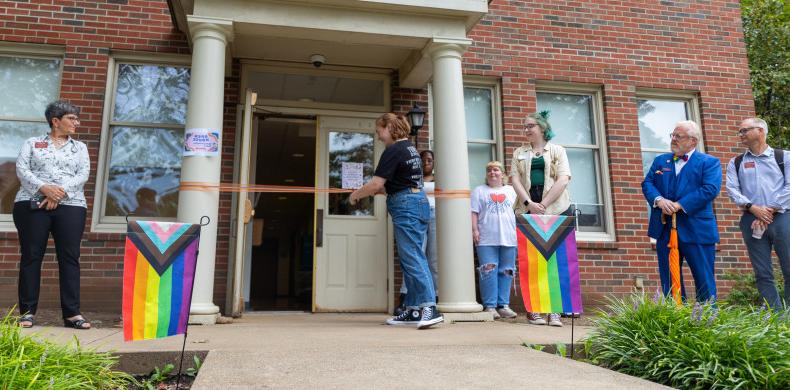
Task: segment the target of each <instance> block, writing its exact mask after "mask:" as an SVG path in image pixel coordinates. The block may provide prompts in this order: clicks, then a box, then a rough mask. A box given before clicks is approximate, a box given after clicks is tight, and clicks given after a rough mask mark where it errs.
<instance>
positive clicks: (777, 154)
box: [774, 149, 787, 180]
mask: <svg viewBox="0 0 790 390" xmlns="http://www.w3.org/2000/svg"><path fill="white" fill-rule="evenodd" d="M774 159H776V165H778V166H779V171H781V172H782V177H783V178H784V179H785V180H787V177H786V174H785V151H784V150H782V149H774Z"/></svg>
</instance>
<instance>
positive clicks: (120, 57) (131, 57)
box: [91, 52, 192, 233]
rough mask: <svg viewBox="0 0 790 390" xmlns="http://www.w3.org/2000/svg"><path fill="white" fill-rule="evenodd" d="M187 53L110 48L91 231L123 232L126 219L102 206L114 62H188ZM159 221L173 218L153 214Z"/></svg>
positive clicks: (104, 195)
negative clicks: (113, 49) (107, 215)
mask: <svg viewBox="0 0 790 390" xmlns="http://www.w3.org/2000/svg"><path fill="white" fill-rule="evenodd" d="M191 60H192V58H191V56H188V55H178V54H140V53H133V52H113V53H111V54H110V58H109V61H108V62H107V84H106V86H105V89H104V91H105V93H104V110H103V112H102V126H101V137H100V145H99V157H98V158H99V160H98V163H97V167H96V190H95V191H94V196H93V211H92V214H91V232H94V233H125V232H126V219H125V218H124V217H105V216H104V215H103V214H104V212H103V210H104V207H105V204H106V200H107V199H106V195H107V194H106V192H107V191H106V188H105V186H106V183H107V174H108V168H109V166H110V162H109V158H110V148H111V145H112V139H111V138H112V137H111V134H110V122H111V118H110V114H111V112H112V109H113V107H114V106H115V86H116V83H117V80H118V71H117V70H118V69H117V67H118V64H119V63H123V64H141V65H173V66H186V67H190V66H191V62H192V61H191ZM157 220H163V221H175V218H157Z"/></svg>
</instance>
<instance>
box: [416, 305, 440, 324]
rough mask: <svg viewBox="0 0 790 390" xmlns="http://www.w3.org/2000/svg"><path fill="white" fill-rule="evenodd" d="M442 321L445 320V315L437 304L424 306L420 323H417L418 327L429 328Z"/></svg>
mask: <svg viewBox="0 0 790 390" xmlns="http://www.w3.org/2000/svg"><path fill="white" fill-rule="evenodd" d="M440 322H444V316H443V315H442V313H439V310H438V309H436V306H426V307H423V308H422V312H421V315H420V323H419V324H417V329H427V328H429V327H431V326H433V325H436V324H438V323H440Z"/></svg>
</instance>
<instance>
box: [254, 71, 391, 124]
mask: <svg viewBox="0 0 790 390" xmlns="http://www.w3.org/2000/svg"><path fill="white" fill-rule="evenodd" d="M254 72H268V73H274V74H284V75H307V76H335V77H344V78H349V79H357V80H375V81H381V83H382V94H383V96H382V99H383V100H382V105H380V106H363V105H354V104H345V103H327V102H306V101H298V100H279V99H264V98H263V97H259V98H258V100H257V103H256V105H257V106H270V107H284V108H285V107H287V108H306V109H314V110H319V109H330V110H340V111H358V112H375V113H381V112H388V111H389V109H388V107H390V106H391V99H392V86H391V77H390V74H389V72H388V71H387V70H384V69H373V68H361V67H353V66H337V65H324V66H322V67H321V68H320V69H317V68H316V67H314V66H313V65H311V64H295V63H287V62H283V61H272V60H254V59H242V60H241V80H240V85H241V87H240V90H241V91H246V90H247V89H248V88H249V78H250V74H251V73H254ZM243 95H244V94H242V95H241V100H242V101H241V103H244V102H243V100H244V96H243Z"/></svg>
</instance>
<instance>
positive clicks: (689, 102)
mask: <svg viewBox="0 0 790 390" xmlns="http://www.w3.org/2000/svg"><path fill="white" fill-rule="evenodd" d="M696 101H697V100H696V98H695V97H694V96H690V95H683V94H677V93H675V94H672V93H661V92H654V93H650V92H645V93H640V94H639V96H638V97H637V100H636V104H637V113H638V116H639V139H640V141H641V146H642V175H643V176H644V175H645V174H647V170H648V169H649V168H650V165H651V164H652V163H653V160H654V159H655V158H656V156H658V155H659V154H662V153H669V152H671V151H672V150H671V149H670V146H669V143H670V139H669V135H670V134H671V133H672V131H674V129H675V124H676V123H678V122H680V121H684V120H692V121H695V122H697V124H700V123H699V114H698V111H697V102H696ZM700 128H701V126H700ZM699 142H700V149H702V140H700V141H699Z"/></svg>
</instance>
